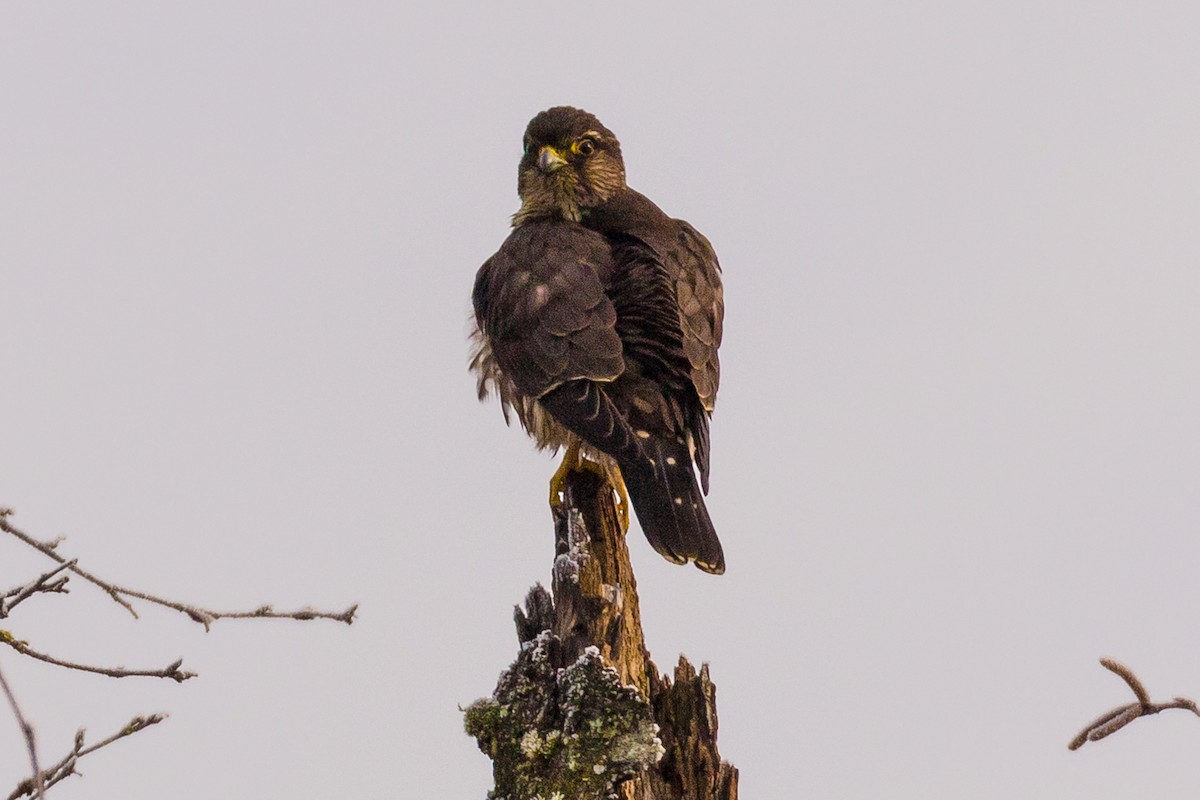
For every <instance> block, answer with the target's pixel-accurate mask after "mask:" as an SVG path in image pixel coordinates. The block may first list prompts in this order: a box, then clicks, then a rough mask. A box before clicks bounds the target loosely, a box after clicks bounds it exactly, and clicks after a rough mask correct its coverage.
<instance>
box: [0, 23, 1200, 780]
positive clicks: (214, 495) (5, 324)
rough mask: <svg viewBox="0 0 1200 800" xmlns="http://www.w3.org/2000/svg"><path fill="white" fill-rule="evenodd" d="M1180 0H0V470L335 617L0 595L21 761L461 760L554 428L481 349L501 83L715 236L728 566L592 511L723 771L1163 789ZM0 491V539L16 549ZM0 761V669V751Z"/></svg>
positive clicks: (1178, 231)
mask: <svg viewBox="0 0 1200 800" xmlns="http://www.w3.org/2000/svg"><path fill="white" fill-rule="evenodd" d="M1197 31H1200V6H1198V5H1196V4H1195V3H1192V2H1177V3H1166V2H1163V3H1134V2H1120V3H1116V2H1103V1H1102V0H1101V1H1099V2H1098V1H1097V0H1089V1H1088V2H1057V3H1047V2H1008V3H1002V4H1001V3H976V2H972V3H962V2H941V3H935V2H913V3H889V2H822V3H800V4H788V5H784V4H780V5H778V6H775V7H768V6H764V5H756V4H743V5H742V6H741V7H740V8H738V9H737V10H734V9H733V7H732V6H730V7H726V8H723V9H710V10H700V9H699V8H698V7H696V6H694V5H693V4H684V3H679V4H672V5H661V4H660V5H654V6H653V7H643V6H642V5H641V4H634V3H612V2H606V3H591V4H570V3H555V4H550V3H519V4H518V3H491V4H483V3H480V4H476V5H459V4H456V3H426V4H420V7H418V5H417V4H415V3H413V4H407V5H406V4H400V3H382V2H377V3H367V2H347V3H337V4H333V3H323V4H322V3H312V2H298V1H297V0H288V2H261V3H232V2H209V3H190V2H166V1H164V0H155V2H138V3H131V2H106V3H75V4H68V3H51V2H42V3H31V2H15V1H14V2H7V3H5V4H3V6H2V7H0V117H2V124H0V310H2V317H0V386H2V387H3V391H2V392H0V505H8V506H12V507H14V508H15V509H16V511H17V515H16V516H15V517H14V518H13V522H14V523H15V524H17V525H19V526H21V527H22V528H24V529H25V530H26V531H28V532H29V533H31V534H35V535H38V536H41V537H44V538H50V537H53V536H57V535H60V534H65V535H67V536H69V539H68V541H67V543H66V544H64V545H63V546H62V547H63V552H64V554H66V555H69V556H72V557H78V558H80V560H81V563H82V564H83V565H84V566H85V567H86V568H88V569H91V570H93V571H94V572H96V573H97V574H99V575H101V576H103V577H106V578H109V579H110V580H114V581H117V582H120V583H124V584H127V585H130V586H134V587H138V588H142V589H145V590H148V591H154V592H158V593H162V594H165V595H169V596H171V597H174V598H178V599H182V600H187V601H191V602H195V603H200V604H206V605H209V606H213V607H219V608H239V607H245V608H250V607H254V606H256V605H258V604H260V603H263V602H274V603H276V604H277V605H278V606H279V607H280V608H291V607H294V606H299V605H303V604H307V603H311V604H313V605H317V606H322V607H329V608H332V609H338V610H340V609H341V608H344V607H345V606H346V605H349V604H350V603H351V602H354V601H359V602H361V604H362V606H361V614H360V617H359V619H358V621H357V622H356V623H355V624H354V625H353V626H352V627H350V628H346V627H344V626H339V625H337V624H335V623H311V624H300V623H289V622H271V621H249V622H237V621H232V622H223V623H219V624H217V625H216V626H215V627H214V629H213V630H212V632H211V633H208V634H205V633H204V632H203V630H202V629H201V628H200V627H199V626H196V625H194V624H192V623H190V622H189V621H187V620H186V619H184V618H182V617H180V616H178V615H172V614H171V613H169V612H166V611H158V610H154V609H149V608H147V609H145V610H144V611H143V619H142V620H141V621H140V622H138V621H134V620H133V619H132V618H130V617H129V616H128V615H127V614H126V613H125V612H124V611H123V610H122V609H120V608H119V607H117V606H116V605H115V604H113V603H111V602H110V601H109V600H107V598H105V597H104V596H103V595H101V594H99V593H97V592H95V591H92V590H90V589H88V588H87V587H86V586H85V585H84V584H83V583H82V582H80V581H78V580H73V581H72V587H73V592H72V594H71V595H69V596H67V597H42V598H36V599H34V600H31V601H29V602H28V603H27V604H26V605H24V606H22V607H21V608H20V609H18V611H16V612H14V615H13V616H12V617H11V618H10V619H8V620H5V621H4V622H3V627H4V628H5V629H6V630H11V631H12V633H13V634H14V635H16V636H18V637H19V638H23V639H27V640H29V641H30V643H31V644H32V645H33V646H35V647H38V648H40V649H43V650H46V651H50V652H53V653H55V654H57V655H60V656H62V657H66V658H73V659H78V660H82V661H87V662H93V663H101V664H110V665H111V664H124V665H126V666H129V667H142V666H146V667H161V666H165V665H166V664H167V663H169V662H171V661H172V660H174V659H175V658H176V657H179V656H183V657H184V659H185V661H184V664H185V667H188V668H192V669H195V670H197V671H198V672H199V673H200V677H199V678H197V679H196V680H194V681H191V682H188V683H186V684H184V685H175V684H173V683H168V682H164V681H157V682H156V681H153V680H143V681H136V680H134V679H128V680H123V681H113V680H110V679H105V678H99V677H93V676H88V675H80V674H74V673H67V672H63V671H59V670H56V669H54V668H51V667H48V666H45V665H42V664H40V663H36V662H33V661H31V660H29V659H24V658H22V657H20V656H18V655H17V654H16V653H14V652H12V651H10V650H7V649H4V650H3V651H0V665H2V666H3V669H4V671H5V674H6V675H7V676H8V678H9V680H10V681H11V683H12V684H13V686H14V688H15V690H16V691H17V693H18V695H19V697H20V699H21V701H22V703H23V704H24V709H25V711H26V713H27V714H28V716H29V717H30V718H31V719H32V720H33V721H34V723H35V724H36V726H37V730H38V734H39V737H40V742H41V745H42V754H43V758H44V760H46V761H50V760H54V759H57V758H59V757H61V756H62V755H63V754H65V753H66V751H67V750H68V749H69V747H70V741H71V737H72V735H73V733H74V731H75V729H76V727H78V726H80V725H85V726H87V728H88V730H89V732H90V735H91V736H93V737H95V738H99V737H100V736H103V735H107V734H108V733H110V732H112V731H115V730H116V729H118V728H120V727H121V726H122V725H123V724H124V723H125V722H126V721H127V720H128V719H129V717H131V716H132V715H134V714H135V713H147V712H151V711H159V710H162V711H168V712H170V713H171V715H172V716H171V718H170V720H168V721H167V722H166V723H164V724H163V725H160V726H159V727H157V728H155V729H152V730H148V731H145V732H143V733H140V734H138V735H137V736H136V737H134V738H132V739H129V740H127V741H124V742H121V743H119V744H117V745H115V746H113V747H112V748H109V749H107V750H105V751H102V752H100V753H97V754H95V755H93V756H90V757H88V758H87V759H86V760H85V761H84V762H82V764H81V769H82V771H83V772H84V773H86V776H85V777H83V778H72V779H71V780H70V781H68V782H67V783H64V784H62V785H60V786H59V787H57V788H56V789H55V790H54V791H53V793H52V796H53V797H55V798H85V797H86V798H95V797H122V798H126V799H127V800H139V799H140V798H162V797H173V798H180V799H181V800H191V798H211V797H269V798H274V797H278V798H297V797H361V798H386V797H447V798H450V797H454V798H482V797H483V796H484V794H485V792H486V791H487V790H488V789H489V788H490V786H491V771H490V770H491V764H490V762H489V761H488V759H487V758H486V757H485V756H483V755H482V754H481V753H480V752H478V750H477V749H476V746H475V744H474V742H473V740H471V739H469V738H468V737H467V736H466V735H465V734H464V733H463V731H462V723H461V715H460V713H459V711H458V709H457V706H458V705H459V704H463V705H465V704H467V703H469V702H471V701H472V700H474V699H476V698H477V697H480V696H484V695H487V694H489V693H490V692H491V690H492V689H493V687H494V685H495V681H496V678H497V675H498V674H499V672H500V670H501V669H502V668H504V667H505V666H506V665H507V664H508V663H509V662H510V661H511V659H512V658H513V657H514V656H515V654H516V650H517V644H516V638H515V634H514V631H513V628H512V624H511V608H512V605H513V604H514V603H516V602H518V601H520V600H521V598H522V597H523V595H524V593H525V591H526V589H527V588H528V587H529V586H530V585H531V584H532V583H533V582H534V581H538V580H547V579H548V577H549V568H550V562H551V557H552V552H553V538H552V531H551V525H550V517H549V513H548V511H547V508H546V501H545V498H546V481H547V479H548V478H549V476H550V473H551V472H552V471H553V469H554V465H555V462H554V461H553V460H552V459H551V458H549V457H547V456H545V455H540V454H537V453H535V452H534V451H533V449H532V447H531V445H530V444H529V442H528V441H527V439H526V438H525V436H524V434H523V433H522V432H521V431H519V430H518V429H507V428H505V427H504V425H503V422H502V419H501V416H500V411H499V409H498V408H497V407H496V405H495V404H494V403H489V404H487V405H480V404H478V403H477V402H476V401H475V397H474V386H473V382H472V380H471V377H470V376H469V375H468V373H467V371H466V359H467V343H466V336H467V332H468V315H469V293H470V289H471V284H472V280H473V278H474V274H475V270H476V269H477V268H478V266H479V265H480V264H481V263H482V262H483V260H484V259H486V258H487V257H488V256H489V255H490V254H491V253H492V252H494V251H495V249H496V248H497V247H498V245H499V244H500V242H501V241H502V239H503V237H504V236H505V235H506V232H507V226H508V219H509V215H510V214H511V213H512V212H513V211H514V210H515V209H516V206H517V198H516V165H517V161H518V159H519V157H520V148H521V136H522V132H523V130H524V126H525V124H526V122H527V121H528V119H529V118H530V117H531V116H532V115H533V114H535V113H536V112H538V111H539V110H541V109H543V108H546V107H548V106H551V105H557V104H573V105H578V106H581V107H584V108H586V109H588V110H590V111H593V112H594V113H596V114H597V115H598V116H599V117H600V118H601V119H602V120H603V121H604V123H605V124H606V125H607V126H608V127H610V128H611V129H612V130H613V131H615V132H616V133H617V135H618V136H619V137H620V138H621V141H622V144H623V147H624V152H625V154H626V159H627V167H628V175H629V180H630V183H631V184H632V185H633V186H635V187H636V188H638V189H640V190H641V191H643V192H645V193H646V194H648V195H649V196H650V197H651V198H653V199H654V200H655V201H656V202H658V203H659V204H660V205H661V206H662V207H663V208H665V209H666V210H667V211H669V212H670V213H672V214H674V215H676V216H680V217H684V218H686V219H688V220H689V221H691V222H692V223H693V224H695V225H696V226H697V227H698V228H699V229H700V230H702V231H703V232H704V233H705V234H706V235H707V236H708V237H709V238H710V239H711V240H712V242H713V243H714V245H715V247H716V249H717V252H718V253H719V255H720V258H721V263H722V265H723V267H724V270H725V273H724V274H725V282H726V300H727V309H728V310H727V318H726V339H725V344H724V347H723V349H722V351H721V357H722V366H723V373H724V374H723V382H722V389H721V394H720V396H719V398H718V403H717V411H716V415H715V418H714V421H713V469H712V492H711V494H710V496H709V505H710V509H711V512H712V516H713V518H714V520H715V522H716V524H717V528H718V530H719V532H720V534H721V537H722V540H723V542H724V544H725V552H726V556H727V560H728V572H727V574H726V575H724V576H722V577H720V578H714V577H711V576H708V575H704V574H701V573H700V572H699V571H697V570H695V569H690V568H689V569H683V568H679V567H674V566H672V565H670V564H668V563H666V562H665V561H664V560H662V559H661V558H659V557H658V556H656V555H655V554H654V553H653V552H652V551H651V550H650V549H649V547H648V546H647V545H646V543H645V541H644V539H643V537H642V536H641V534H640V532H638V531H637V529H636V528H635V529H634V530H633V531H631V534H630V546H631V549H632V551H633V560H634V564H635V566H636V568H637V574H638V580H639V588H640V591H641V596H642V609H643V614H644V623H645V628H646V634H647V642H648V644H649V647H650V649H651V650H652V652H653V654H654V656H655V658H656V660H657V661H658V663H659V665H660V666H661V667H663V668H669V667H670V666H671V665H672V664H673V662H674V660H675V659H676V658H677V656H678V654H679V653H680V652H684V653H686V654H687V655H688V656H689V657H690V658H691V659H693V660H694V661H696V662H699V661H708V662H710V663H711V665H712V675H713V678H714V680H715V681H716V683H717V685H718V687H719V695H718V697H719V704H718V705H719V711H720V722H721V733H720V745H721V752H722V754H723V755H724V756H725V757H726V758H727V759H728V760H730V761H732V762H733V763H734V764H736V765H737V766H738V767H739V768H740V770H741V789H742V794H743V795H744V796H745V797H747V798H876V797H889V798H891V797H895V798H940V797H971V798H980V799H981V800H987V799H988V798H1006V799H1007V798H1012V797H1023V798H1062V797H1089V798H1096V799H1097V800H1101V799H1108V798H1126V797H1135V796H1136V797H1195V796H1197V794H1198V793H1200V759H1197V757H1196V753H1197V752H1198V748H1200V720H1198V719H1196V718H1195V717H1192V716H1190V715H1188V714H1186V713H1183V712H1169V713H1166V714H1163V715H1162V716H1160V717H1155V718H1151V719H1148V720H1139V721H1138V722H1136V723H1134V725H1133V726H1132V727H1131V728H1130V729H1128V730H1126V731H1122V732H1121V733H1120V734H1118V735H1117V736H1116V737H1114V738H1113V739H1110V740H1107V741H1104V742H1101V743H1099V744H1090V745H1088V746H1086V747H1085V748H1083V750H1081V751H1080V752H1077V753H1069V752H1068V751H1067V749H1066V744H1067V742H1068V741H1069V740H1070V739H1071V738H1072V736H1074V734H1075V733H1076V732H1077V731H1078V730H1079V729H1080V727H1082V726H1083V725H1084V724H1085V723H1086V722H1088V721H1089V720H1090V719H1092V718H1093V717H1095V716H1096V715H1098V714H1100V713H1101V712H1103V711H1106V710H1108V709H1109V708H1110V707H1112V706H1115V705H1118V704H1121V703H1125V702H1127V701H1128V700H1129V699H1131V698H1130V696H1129V692H1128V691H1127V689H1126V688H1125V687H1124V686H1123V685H1122V684H1121V682H1120V681H1119V680H1118V679H1117V678H1116V677H1114V676H1112V675H1110V674H1109V673H1107V672H1106V671H1105V670H1103V669H1102V668H1101V667H1100V666H1099V665H1098V664H1097V663H1096V660H1097V658H1099V657H1101V656H1113V657H1117V658H1119V659H1122V660H1124V661H1126V662H1127V663H1128V664H1129V665H1131V666H1132V667H1133V668H1134V669H1135V670H1136V671H1137V672H1138V673H1139V674H1140V675H1141V677H1142V678H1143V680H1144V681H1145V682H1146V684H1147V686H1148V687H1149V689H1150V691H1151V693H1152V694H1153V695H1155V696H1156V699H1169V698H1170V697H1172V696H1174V695H1177V694H1182V695H1190V696H1193V697H1197V696H1200V636H1197V627H1198V626H1200V611H1198V609H1200V580H1197V566H1198V564H1200V537H1198V536H1197V525H1198V523H1200V491H1197V488H1198V487H1197V483H1198V480H1197V479H1198V478H1200V415H1198V413H1197V409H1198V408H1200V313H1198V309H1200V259H1198V257H1200V224H1198V220H1200V152H1198V146H1200V89H1198V87H1200V48H1198V47H1197ZM26 549H27V548H24V547H23V546H21V545H19V544H18V543H16V542H15V541H0V585H2V586H4V587H7V586H10V585H13V584H17V583H21V582H24V581H26V580H28V579H30V578H31V577H33V576H34V575H36V574H37V573H38V572H41V571H43V569H44V568H45V567H46V564H45V561H44V560H43V559H40V557H39V558H35V557H34V556H36V555H37V554H35V553H32V552H26ZM25 774H26V762H25V754H24V750H23V745H22V743H21V740H20V738H19V736H18V733H17V729H16V725H15V724H12V723H11V722H10V721H9V720H8V714H7V710H6V709H0V792H4V793H7V792H8V791H9V789H10V787H11V786H12V785H15V784H16V782H17V780H18V779H19V778H21V777H23V776H24V775H25Z"/></svg>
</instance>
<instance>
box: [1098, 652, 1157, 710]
mask: <svg viewBox="0 0 1200 800" xmlns="http://www.w3.org/2000/svg"><path fill="white" fill-rule="evenodd" d="M1100 664H1101V666H1103V667H1104V668H1105V669H1106V670H1108V671H1109V672H1113V673H1115V674H1117V675H1120V676H1121V679H1122V680H1123V681H1125V682H1126V683H1127V684H1129V688H1130V689H1132V690H1133V696H1134V697H1136V698H1137V699H1138V702H1139V703H1149V702H1150V695H1149V694H1148V693H1147V692H1146V687H1145V686H1142V682H1141V681H1140V680H1138V677H1137V675H1134V674H1133V670H1131V669H1130V668H1129V667H1127V666H1125V665H1124V664H1122V663H1121V662H1120V661H1116V660H1114V659H1111V658H1102V659H1100Z"/></svg>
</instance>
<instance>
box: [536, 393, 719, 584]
mask: <svg viewBox="0 0 1200 800" xmlns="http://www.w3.org/2000/svg"><path fill="white" fill-rule="evenodd" d="M539 402H541V403H542V405H543V406H544V407H545V408H546V409H547V410H548V411H549V412H550V413H551V414H552V415H553V416H554V417H555V418H556V419H558V421H559V422H561V423H563V424H564V425H566V426H567V427H568V428H570V429H571V430H572V431H574V432H575V433H576V434H578V435H579V436H580V437H581V438H583V440H584V441H586V442H588V443H589V444H591V445H592V446H593V447H596V448H597V449H599V450H601V451H602V452H604V453H607V454H608V455H610V456H612V457H613V458H614V459H616V462H617V466H619V467H620V468H621V475H622V477H624V479H625V487H626V488H627V489H628V490H629V496H630V499H631V500H632V501H633V510H634V511H635V512H636V513H637V518H638V522H640V523H641V525H642V531H643V532H644V533H645V534H646V538H647V539H648V540H649V541H650V545H651V546H652V547H653V548H654V549H655V550H657V551H658V552H659V553H660V554H662V556H663V557H664V558H666V559H667V560H668V561H673V562H675V563H676V564H683V563H686V562H688V561H695V562H696V566H698V567H699V568H700V569H702V570H704V571H705V572H711V573H713V574H715V575H719V574H721V573H722V572H724V571H725V555H724V553H723V552H722V551H721V542H720V541H719V540H718V539H717V531H716V529H715V528H713V524H712V520H711V519H710V518H709V516H708V509H707V508H706V507H705V505H704V495H703V493H702V492H701V491H700V486H699V484H698V483H697V482H696V473H695V472H694V471H693V469H692V455H691V452H690V451H689V450H688V447H687V445H686V444H684V443H682V442H678V441H675V440H673V439H670V438H664V437H660V436H655V435H651V436H649V437H646V436H645V435H644V432H641V434H639V433H635V431H634V430H633V429H632V428H631V427H630V426H629V423H628V422H626V421H625V419H624V418H623V417H622V416H621V414H620V413H619V412H618V411H617V408H616V407H615V406H614V405H613V403H612V401H611V400H610V399H609V398H608V396H607V395H606V394H605V393H604V391H603V390H602V389H601V388H600V387H599V386H597V385H596V384H595V383H592V382H590V381H586V380H575V381H569V382H567V383H564V384H563V385H561V386H559V387H558V388H556V389H554V390H552V391H550V392H547V393H546V394H544V395H542V397H541V398H539Z"/></svg>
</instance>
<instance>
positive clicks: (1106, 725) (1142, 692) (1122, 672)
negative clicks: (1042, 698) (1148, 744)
mask: <svg viewBox="0 0 1200 800" xmlns="http://www.w3.org/2000/svg"><path fill="white" fill-rule="evenodd" d="M1100 663H1101V664H1102V665H1103V666H1104V668H1105V669H1107V670H1109V671H1110V672H1112V673H1114V674H1116V675H1119V676H1120V677H1121V679H1122V680H1124V681H1125V683H1127V684H1128V685H1129V688H1130V689H1131V690H1132V691H1133V694H1134V696H1135V697H1136V698H1137V702H1136V703H1128V704H1126V705H1123V706H1120V707H1118V708H1114V709H1113V710H1112V711H1109V712H1108V713H1107V714H1102V715H1101V716H1099V717H1097V718H1096V719H1094V720H1092V721H1091V722H1090V723H1088V725H1087V726H1086V727H1085V728H1084V729H1083V730H1082V731H1080V732H1079V735H1078V736H1076V737H1075V738H1074V739H1072V740H1071V743H1070V744H1068V745H1067V748H1068V749H1070V750H1078V749H1079V748H1080V747H1083V745H1084V744H1086V743H1087V742H1098V741H1100V740H1101V739H1103V738H1105V737H1106V736H1111V735H1112V734H1114V733H1116V732H1117V731H1119V730H1121V728H1124V727H1125V726H1126V725H1128V724H1129V723H1131V722H1133V721H1134V720H1135V719H1137V718H1138V717H1147V716H1150V715H1151V714H1157V713H1158V712H1160V711H1166V710H1167V709H1168V708H1186V709H1187V710H1189V711H1191V712H1192V713H1194V714H1196V715H1197V716H1200V709H1198V708H1197V707H1196V702H1195V701H1194V700H1189V699H1188V698H1186V697H1176V698H1175V699H1174V700H1172V701H1171V702H1169V703H1151V702H1150V695H1149V694H1147V692H1146V687H1145V686H1143V685H1142V682H1141V681H1140V680H1138V677H1137V676H1136V675H1134V674H1133V670H1131V669H1130V668H1129V667H1127V666H1125V665H1124V664H1122V663H1121V662H1119V661H1115V660H1113V659H1111V658H1102V659H1100Z"/></svg>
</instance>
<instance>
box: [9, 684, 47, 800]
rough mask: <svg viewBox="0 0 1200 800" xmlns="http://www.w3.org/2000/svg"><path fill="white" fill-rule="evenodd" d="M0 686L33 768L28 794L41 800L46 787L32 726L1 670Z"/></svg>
mask: <svg viewBox="0 0 1200 800" xmlns="http://www.w3.org/2000/svg"><path fill="white" fill-rule="evenodd" d="M0 688H2V689H3V690H4V696H5V697H7V698H8V704H9V705H10V706H12V712H13V716H14V717H16V718H17V725H19V726H20V728H21V733H22V734H23V735H24V736H25V744H26V746H27V747H28V748H29V764H30V766H31V767H32V768H33V778H32V779H31V780H30V783H29V789H30V790H29V792H28V794H33V795H34V796H36V797H37V799H38V800H42V798H43V797H44V796H45V789H46V787H45V781H44V780H43V779H42V773H41V770H40V769H39V768H38V755H37V742H35V741H34V738H33V726H32V725H30V724H29V722H28V721H27V720H26V719H25V715H24V714H22V713H21V707H20V706H19V705H17V698H16V697H14V696H13V693H12V689H11V688H9V685H8V680H7V679H6V678H5V677H4V673H3V672H0Z"/></svg>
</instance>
